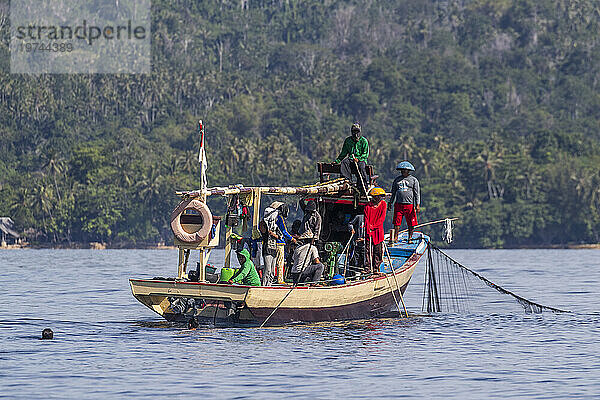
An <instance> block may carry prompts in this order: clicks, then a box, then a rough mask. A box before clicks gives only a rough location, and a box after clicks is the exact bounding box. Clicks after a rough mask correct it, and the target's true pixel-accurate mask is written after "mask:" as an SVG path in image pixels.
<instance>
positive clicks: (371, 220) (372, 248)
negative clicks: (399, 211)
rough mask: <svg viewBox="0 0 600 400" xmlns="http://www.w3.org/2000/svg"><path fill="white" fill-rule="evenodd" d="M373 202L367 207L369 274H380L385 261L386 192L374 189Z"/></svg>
mask: <svg viewBox="0 0 600 400" xmlns="http://www.w3.org/2000/svg"><path fill="white" fill-rule="evenodd" d="M369 194H370V195H371V200H370V201H369V203H368V204H367V205H366V206H365V238H366V239H367V252H366V256H367V257H366V258H367V266H368V267H369V270H368V271H366V272H367V273H373V274H378V273H379V266H380V265H381V262H382V261H383V221H385V214H386V206H387V204H386V202H385V200H383V198H384V197H385V190H383V189H382V188H378V187H376V188H373V189H371V191H370V192H369Z"/></svg>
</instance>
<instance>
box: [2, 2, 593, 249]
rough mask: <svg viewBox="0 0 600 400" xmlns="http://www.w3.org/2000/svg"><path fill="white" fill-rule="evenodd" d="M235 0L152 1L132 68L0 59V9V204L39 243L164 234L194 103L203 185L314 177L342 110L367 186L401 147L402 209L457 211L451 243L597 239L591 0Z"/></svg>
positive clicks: (384, 180)
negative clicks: (411, 192) (408, 203)
mask: <svg viewBox="0 0 600 400" xmlns="http://www.w3.org/2000/svg"><path fill="white" fill-rule="evenodd" d="M5 3H6V2H5ZM241 4H242V6H240V2H239V1H232V0H227V1H219V2H214V1H183V2H173V1H167V0H154V1H153V2H152V55H153V60H152V73H150V74H132V75H130V74H115V75H111V74H87V75H86V74H76V75H69V74H40V75H27V74H10V68H9V66H8V62H9V60H10V49H9V43H10V40H9V38H10V29H9V26H8V24H4V26H3V28H2V29H0V32H2V33H4V38H5V40H4V41H0V60H3V61H4V63H5V68H0V87H2V92H1V93H0V217H10V218H11V219H12V220H13V221H14V223H15V230H16V231H18V232H19V233H22V237H23V240H26V241H29V242H32V243H42V242H44V246H46V245H47V246H48V247H52V246H61V243H84V246H85V247H87V246H88V245H87V243H92V242H97V243H110V244H112V245H111V246H109V247H127V246H129V245H130V243H161V242H163V243H170V241H171V240H172V233H171V231H170V229H169V216H170V213H171V211H172V210H173V208H174V207H175V206H176V204H177V202H178V199H177V198H176V197H175V195H174V193H175V191H176V190H193V189H197V188H198V186H199V176H200V171H199V167H198V142H199V135H198V132H197V130H196V126H197V122H198V120H199V119H202V120H203V121H204V122H205V128H206V142H205V145H206V151H207V158H208V170H207V175H208V184H209V185H210V186H229V185H232V184H243V185H246V186H288V185H289V186H299V185H306V184H311V183H314V182H316V181H317V171H316V167H315V164H316V162H318V161H325V162H331V161H333V160H334V159H335V158H336V156H337V155H338V154H339V151H340V149H341V147H342V143H343V141H344V138H345V137H346V136H348V135H349V131H350V126H351V125H352V123H353V122H355V121H358V122H360V124H361V126H362V128H363V133H364V136H365V137H366V138H367V140H368V141H369V146H370V154H369V164H372V165H374V167H375V173H376V174H378V175H379V179H378V184H379V185H381V186H382V187H383V188H384V189H386V190H389V189H390V186H391V183H392V182H393V180H394V178H395V177H396V175H397V174H396V171H395V167H396V165H397V164H398V162H400V161H402V160H409V161H410V162H411V163H412V164H413V165H414V166H415V168H416V171H415V176H416V177H417V178H418V179H419V182H420V183H421V189H422V204H421V210H422V211H421V213H420V214H419V221H432V220H437V219H440V218H446V217H457V218H459V223H457V224H456V227H455V228H456V229H455V235H454V237H455V241H454V242H453V243H452V246H451V247H452V248H518V247H524V248H525V247H526V248H530V247H541V248H546V247H554V246H559V247H561V246H562V247H566V246H567V245H568V244H569V243H598V242H600V129H599V121H600V96H598V93H599V92H600V79H598V77H599V76H600V41H599V40H598V32H600V19H599V18H597V16H598V4H597V1H592V0H578V1H577V2H569V1H564V0H560V1H556V0H506V1H498V0H476V1H475V0H467V1H434V0H422V1H414V0H369V1H366V0H352V1H348V0H331V1H325V2H324V1H322V0H305V1H302V2H299V1H279V2H277V1H265V0H253V1H242V2H241ZM3 7H4V8H6V7H8V5H7V4H3V5H0V12H1V11H4V9H3ZM284 201H287V202H288V203H289V204H290V205H292V204H293V201H294V200H293V199H291V198H284ZM208 205H209V207H210V209H211V210H212V212H213V214H215V215H224V214H225V205H224V202H223V199H222V198H217V199H212V198H210V199H209V200H208ZM290 208H291V209H292V208H293V210H291V211H290V220H292V221H293V219H295V218H298V217H299V214H301V213H300V212H299V211H297V210H296V209H295V207H290ZM390 214H391V213H390ZM390 225H391V216H388V219H387V223H386V228H388V229H389V227H390ZM434 232H439V231H434ZM432 237H439V233H438V234H433V235H432ZM117 243H122V244H117ZM138 246H140V245H137V244H136V245H135V246H134V247H138ZM144 247H145V246H144Z"/></svg>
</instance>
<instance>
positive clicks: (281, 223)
mask: <svg viewBox="0 0 600 400" xmlns="http://www.w3.org/2000/svg"><path fill="white" fill-rule="evenodd" d="M275 223H276V224H277V227H278V228H279V230H280V231H281V233H282V234H283V237H284V239H285V240H292V239H293V238H292V235H290V233H289V232H288V230H287V227H286V226H285V221H284V220H283V217H282V216H281V215H278V216H277V221H276V222H275Z"/></svg>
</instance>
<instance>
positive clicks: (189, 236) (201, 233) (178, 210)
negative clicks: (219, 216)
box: [171, 199, 213, 243]
mask: <svg viewBox="0 0 600 400" xmlns="http://www.w3.org/2000/svg"><path fill="white" fill-rule="evenodd" d="M186 210H194V211H196V212H197V213H198V214H199V215H200V216H201V217H202V225H201V226H200V229H198V230H197V231H196V232H193V233H189V232H186V231H185V230H184V229H183V227H182V226H181V216H182V215H183V213H184V212H185V211H186ZM212 224H213V218H212V214H211V212H210V210H209V208H208V206H207V205H206V204H204V203H202V202H201V201H200V200H195V199H188V200H184V201H182V202H181V203H179V205H178V206H177V207H175V209H174V210H173V212H172V213H171V230H172V231H173V234H174V235H175V237H176V238H177V239H179V240H181V241H182V242H185V243H199V242H201V241H203V240H204V238H206V237H207V236H208V235H209V233H210V230H211V228H212Z"/></svg>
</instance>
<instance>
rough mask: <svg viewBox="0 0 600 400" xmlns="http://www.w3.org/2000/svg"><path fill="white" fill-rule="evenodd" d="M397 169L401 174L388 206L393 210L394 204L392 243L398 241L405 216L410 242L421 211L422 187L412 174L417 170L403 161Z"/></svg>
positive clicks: (395, 181)
mask: <svg viewBox="0 0 600 400" xmlns="http://www.w3.org/2000/svg"><path fill="white" fill-rule="evenodd" d="M396 170H399V171H400V174H401V175H400V176H399V177H397V178H396V179H394V183H392V198H391V199H390V204H389V206H388V209H390V210H391V208H392V204H393V205H394V230H393V233H392V236H393V237H390V241H391V242H392V243H395V242H396V241H398V232H400V225H402V217H404V218H405V219H406V225H407V226H408V242H410V241H411V239H412V234H413V231H414V229H415V226H416V225H417V213H418V212H420V211H421V187H420V185H419V180H418V179H417V178H415V177H414V176H412V175H411V174H410V172H411V171H414V170H415V167H413V165H412V164H411V163H409V162H408V161H402V162H401V163H399V164H398V166H397V167H396Z"/></svg>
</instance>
